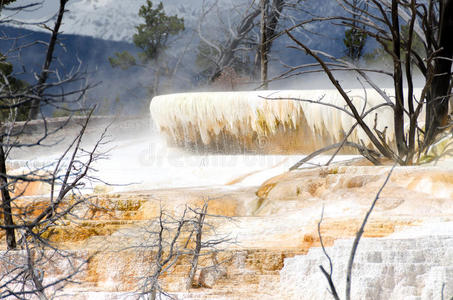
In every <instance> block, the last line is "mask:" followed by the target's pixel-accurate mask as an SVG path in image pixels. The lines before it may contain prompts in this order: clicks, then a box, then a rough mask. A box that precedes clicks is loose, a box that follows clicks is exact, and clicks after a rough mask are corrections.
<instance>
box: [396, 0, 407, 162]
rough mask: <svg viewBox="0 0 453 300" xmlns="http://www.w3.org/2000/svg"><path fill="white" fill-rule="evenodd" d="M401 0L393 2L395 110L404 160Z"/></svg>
mask: <svg viewBox="0 0 453 300" xmlns="http://www.w3.org/2000/svg"><path fill="white" fill-rule="evenodd" d="M398 5H399V0H393V1H392V31H393V32H392V36H393V54H394V58H393V83H394V87H395V106H394V108H393V110H394V112H393V117H394V128H395V140H396V147H397V149H398V155H399V156H400V157H401V158H403V157H405V156H406V154H407V145H406V138H405V134H404V95H403V70H402V65H401V36H400V25H399V15H398Z"/></svg>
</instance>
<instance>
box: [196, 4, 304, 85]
mask: <svg viewBox="0 0 453 300" xmlns="http://www.w3.org/2000/svg"><path fill="white" fill-rule="evenodd" d="M258 2H259V3H258ZM293 2H299V1H288V0H272V1H271V0H260V1H249V2H247V3H245V4H241V5H237V6H235V7H233V9H231V10H229V12H227V14H228V15H229V17H228V20H227V22H226V23H221V24H222V25H223V27H222V28H219V29H218V30H219V31H223V32H224V36H226V38H225V39H222V40H219V39H215V38H213V37H209V36H207V35H206V34H205V33H204V31H205V30H203V28H204V25H205V21H206V19H207V18H208V15H212V14H214V13H217V16H218V18H219V19H221V17H220V14H221V12H220V11H219V7H218V1H214V2H213V3H209V2H208V1H206V0H205V1H204V2H203V5H202V13H201V17H200V21H199V26H198V34H199V37H200V41H201V45H202V48H201V51H200V53H199V55H201V56H202V58H203V59H204V60H206V61H207V62H208V64H209V65H211V66H212V69H211V72H210V74H209V76H208V77H209V80H210V81H213V80H215V79H216V78H218V77H219V76H220V75H221V73H222V71H223V70H225V69H226V68H230V67H235V66H236V65H238V64H239V62H241V61H242V60H243V59H242V58H241V57H243V56H247V55H254V54H253V53H256V55H254V56H255V57H254V62H253V63H251V64H250V66H248V68H249V69H252V71H251V73H252V74H251V75H252V76H253V77H256V78H258V77H260V81H261V86H262V87H266V86H267V83H268V80H267V77H268V75H267V74H268V64H269V52H270V50H271V47H272V44H273V42H274V41H275V39H276V38H278V37H279V36H281V32H279V31H278V30H277V29H278V25H279V23H280V19H281V18H282V12H283V10H284V9H285V7H293V6H294V5H295V4H294V3H293ZM231 11H233V12H237V15H236V16H235V15H233V14H231ZM259 16H261V17H260V18H258V17H259ZM256 29H257V30H256Z"/></svg>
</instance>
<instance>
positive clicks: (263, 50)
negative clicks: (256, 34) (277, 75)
mask: <svg viewBox="0 0 453 300" xmlns="http://www.w3.org/2000/svg"><path fill="white" fill-rule="evenodd" d="M267 1H268V0H261V3H260V7H261V24H260V32H261V43H260V61H261V68H260V70H261V86H262V88H263V89H265V90H267V88H268V86H269V85H268V82H267V67H268V57H267V34H266V33H267V32H266V31H267V29H266V27H267V26H266V24H267V8H268V5H267Z"/></svg>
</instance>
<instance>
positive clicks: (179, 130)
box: [14, 90, 420, 192]
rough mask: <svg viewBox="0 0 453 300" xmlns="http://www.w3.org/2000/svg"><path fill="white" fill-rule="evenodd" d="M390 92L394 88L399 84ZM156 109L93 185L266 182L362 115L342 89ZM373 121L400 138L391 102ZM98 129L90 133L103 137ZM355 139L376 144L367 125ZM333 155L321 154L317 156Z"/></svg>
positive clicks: (359, 98) (363, 95)
mask: <svg viewBox="0 0 453 300" xmlns="http://www.w3.org/2000/svg"><path fill="white" fill-rule="evenodd" d="M386 92H387V93H389V95H390V96H391V95H392V93H393V90H387V91H386ZM348 93H349V95H350V96H351V98H352V99H353V101H354V104H355V105H356V106H357V108H358V110H359V112H362V111H366V110H368V109H369V108H371V107H373V106H375V105H379V104H382V103H384V99H382V97H381V96H380V95H378V94H377V93H376V92H375V91H373V90H349V91H348ZM417 93H418V94H419V93H420V91H419V90H418V91H417ZM417 93H416V95H417ZM300 100H309V101H300ZM333 106H337V107H339V108H342V110H339V109H337V108H334V107H333ZM150 112H151V123H152V125H151V126H150V127H151V129H149V130H148V129H147V128H144V127H147V126H146V124H149V120H141V121H138V120H137V121H136V122H135V123H136V126H134V125H133V124H132V125H130V126H128V127H130V128H128V129H127V130H128V132H127V133H126V134H123V135H122V136H115V135H114V134H113V135H114V137H113V138H112V141H111V142H110V143H109V144H107V145H106V149H108V156H107V157H106V159H104V160H99V161H97V162H96V163H95V165H94V169H95V170H96V172H95V173H94V174H92V175H93V177H96V178H99V179H101V180H100V181H94V182H87V183H86V189H87V191H88V192H90V191H93V189H96V187H97V186H102V187H107V191H124V190H145V189H146V190H149V189H160V188H179V187H214V186H217V187H222V188H228V189H230V188H237V187H247V186H259V185H260V184H262V183H263V182H264V181H265V180H267V179H269V178H270V177H272V176H276V175H278V174H281V173H283V172H286V171H287V170H288V169H289V168H290V167H291V166H293V165H294V164H295V163H297V162H298V161H299V160H301V159H302V158H303V157H304V156H305V155H307V154H309V153H311V152H312V151H314V150H316V149H319V148H321V147H323V146H327V145H330V144H332V143H336V142H340V141H341V140H342V139H343V137H344V135H345V132H348V131H349V130H350V129H351V127H352V126H353V125H354V123H355V120H354V119H353V118H352V117H351V116H350V115H349V114H348V112H349V110H348V109H347V108H346V105H345V102H344V100H343V99H342V98H341V96H340V95H339V93H338V92H337V91H334V90H297V91H296V90H291V91H259V92H218V93H181V94H171V95H163V96H157V97H155V98H153V100H152V101H151V104H150ZM132 121H133V120H132ZM365 121H366V123H367V124H368V125H369V126H370V127H371V128H373V127H374V126H375V125H376V128H377V129H378V130H381V131H382V130H384V129H385V128H387V129H386V132H387V139H388V143H390V144H392V143H393V140H392V137H393V126H392V124H393V116H392V110H391V108H389V107H381V108H379V109H377V110H376V111H375V112H373V113H370V114H369V115H367V116H366V117H365ZM375 122H376V124H375ZM132 123H134V122H132ZM95 127H99V128H101V127H102V126H101V125H99V124H97V125H96V126H95ZM118 127H125V126H124V124H123V125H121V124H119V125H118ZM92 135H93V136H92V137H91V138H89V139H88V140H90V139H91V140H95V139H96V137H97V136H96V135H95V134H94V133H93V134H92ZM67 136H68V137H69V136H72V135H71V134H69V133H68V134H67ZM349 140H350V141H354V142H358V143H362V142H363V143H364V144H365V145H369V141H368V138H367V136H366V135H365V134H364V132H363V131H362V130H361V129H360V128H356V129H355V130H354V131H353V132H352V134H351V135H350V137H349ZM341 154H342V155H339V156H337V157H336V160H337V161H338V160H345V159H350V158H351V157H354V156H356V155H357V153H356V152H355V151H354V150H353V149H345V150H344V151H343V152H342V153H341ZM58 155H59V154H58V153H48V152H46V153H43V154H42V155H39V156H38V157H39V159H37V158H36V154H35V153H30V154H28V155H26V154H23V155H18V157H17V158H16V161H15V165H14V169H17V170H18V172H25V171H24V169H26V168H27V167H28V165H27V163H26V162H27V161H28V162H30V161H32V162H34V164H36V163H40V165H45V166H48V167H49V168H52V165H53V164H52V161H56V160H57V158H58ZM329 158H330V156H329V155H324V156H319V157H317V158H316V159H314V160H313V161H311V163H312V164H315V165H316V164H323V163H325V162H327V161H328V160H329ZM28 164H29V163H28ZM308 166H310V164H308ZM105 183H109V184H111V186H108V185H107V186H106V185H105Z"/></svg>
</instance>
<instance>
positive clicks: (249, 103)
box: [150, 89, 421, 153]
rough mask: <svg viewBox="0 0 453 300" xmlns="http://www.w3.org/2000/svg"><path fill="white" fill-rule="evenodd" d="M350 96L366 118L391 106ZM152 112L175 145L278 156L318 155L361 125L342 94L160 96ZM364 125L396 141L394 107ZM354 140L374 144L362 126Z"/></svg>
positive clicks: (371, 96) (376, 98) (362, 93)
mask: <svg viewBox="0 0 453 300" xmlns="http://www.w3.org/2000/svg"><path fill="white" fill-rule="evenodd" d="M384 92H385V93H386V94H387V95H388V96H389V99H393V98H394V90H392V89H387V90H384ZM347 93H348V95H349V97H350V98H351V99H352V101H353V103H354V105H355V107H356V109H357V111H358V112H359V113H360V114H363V113H365V112H367V111H369V110H370V109H371V108H373V107H376V106H379V105H383V104H385V103H386V100H385V99H384V98H383V97H382V96H381V95H380V94H379V93H378V92H376V91H375V90H373V89H366V90H364V89H354V90H348V91H347ZM420 94H421V90H420V89H416V91H415V99H418V98H419V96H420ZM150 110H151V116H152V120H153V122H154V123H155V124H156V126H157V128H158V129H159V130H160V131H161V132H163V134H164V135H166V136H167V139H168V140H169V141H170V142H172V143H175V144H178V145H187V144H192V145H194V144H195V145H197V146H199V145H198V144H204V145H211V146H212V145H213V144H215V145H214V146H215V147H217V148H219V147H220V148H222V146H223V144H225V143H228V142H231V140H236V141H239V142H240V143H241V144H242V145H243V147H244V148H246V149H247V148H248V149H249V150H250V149H252V150H253V149H254V147H253V146H251V145H253V144H257V145H258V148H259V147H260V146H262V145H261V144H262V143H263V142H262V141H263V140H264V141H265V142H264V143H269V145H268V146H269V147H268V148H269V150H270V152H274V153H275V152H276V151H275V149H276V147H277V148H278V145H277V144H279V143H280V144H282V143H283V144H285V147H283V149H284V150H282V152H286V153H288V152H293V153H294V152H299V153H300V151H298V150H302V151H304V150H305V151H313V150H315V149H316V148H319V147H320V146H326V145H328V144H331V143H332V142H340V141H341V140H342V138H343V137H344V135H345V133H347V132H348V131H349V130H350V129H351V127H353V126H354V124H355V123H356V121H355V119H354V118H353V117H352V115H351V110H350V109H349V108H348V107H347V105H346V102H345V100H344V99H343V97H342V96H341V95H340V93H339V92H338V91H337V90H285V91H253V92H216V93H211V92H205V93H181V94H170V95H163V96H157V97H154V98H153V99H152V101H151V105H150ZM364 120H365V123H366V124H367V125H368V126H369V127H370V128H371V129H373V128H376V129H377V130H379V131H384V130H386V132H387V134H386V138H387V142H388V143H392V142H393V140H392V137H393V135H394V134H393V133H394V129H393V114H392V108H391V107H389V106H382V107H380V108H377V109H376V110H373V111H372V112H370V113H368V114H367V115H366V116H365V117H364ZM225 140H226V142H225ZM349 141H352V142H360V141H363V142H364V143H365V144H369V139H368V137H367V136H366V134H365V133H364V131H363V130H362V129H361V128H359V126H357V128H356V129H354V131H353V132H352V134H351V135H350V137H349ZM264 146H266V145H264ZM288 148H289V149H288ZM291 148H292V149H291ZM265 150H266V149H265ZM285 150H286V151H285ZM291 150H293V151H291ZM264 152H268V151H264Z"/></svg>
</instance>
